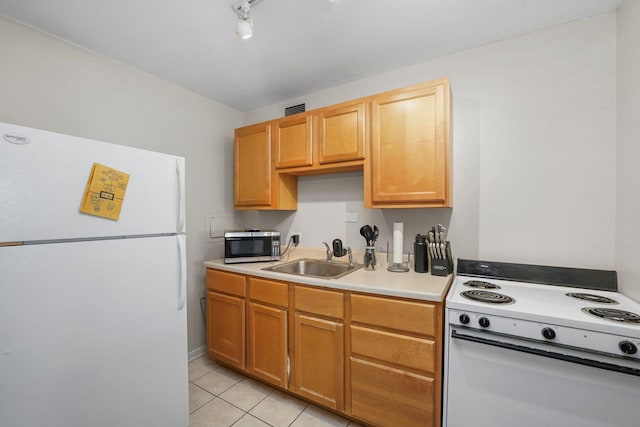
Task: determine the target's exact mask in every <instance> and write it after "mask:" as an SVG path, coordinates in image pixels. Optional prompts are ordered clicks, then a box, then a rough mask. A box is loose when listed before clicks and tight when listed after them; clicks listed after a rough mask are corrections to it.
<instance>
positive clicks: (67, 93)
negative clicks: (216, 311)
mask: <svg viewBox="0 0 640 427" xmlns="http://www.w3.org/2000/svg"><path fill="white" fill-rule="evenodd" d="M0 57H1V58H2V60H1V61H0V100H1V101H0V121H4V122H9V123H15V124H20V125H24V126H30V127H35V128H41V129H46V130H50V131H55V132H61V133H66V134H70V135H77V136H82V137H87V138H93V139H98V140H102V141H108V142H112V143H116V144H122V145H128V146H133V147H139V148H145V149H149V150H154V151H160V152H165V153H170V154H175V155H181V156H184V157H186V163H187V261H188V289H187V290H188V300H187V303H188V325H189V349H190V350H195V349H198V348H200V347H201V346H204V345H205V332H204V331H205V330H204V318H203V315H202V313H201V311H200V303H199V300H200V297H203V296H204V295H205V278H204V277H205V276H204V267H203V261H205V260H208V259H213V258H219V257H221V256H222V252H221V250H222V247H221V246H219V245H215V244H211V243H210V240H209V239H208V238H207V236H206V233H205V230H204V228H205V227H204V224H205V222H204V221H205V216H206V215H207V214H209V213H214V214H215V213H219V212H222V213H224V212H228V211H229V210H231V211H232V210H233V194H232V192H233V170H232V167H233V166H232V159H233V128H234V127H238V126H241V125H242V120H243V116H242V114H241V113H240V112H238V111H236V110H233V109H231V108H228V107H226V106H224V105H222V104H219V103H216V102H213V101H211V100H209V99H206V98H204V97H201V96H199V95H195V94H193V93H192V92H189V91H187V90H185V89H182V88H179V87H177V86H175V85H172V84H169V83H167V82H165V81H163V80H160V79H158V78H155V77H152V76H150V75H148V74H145V73H143V72H141V71H138V70H136V69H133V68H131V67H128V66H125V65H123V64H120V63H117V62H115V61H113V60H110V59H107V58H105V57H102V56H99V55H97V54H95V53H92V52H89V51H87V50H83V49H80V48H78V47H76V46H73V45H70V44H68V43H66V42H64V41H61V40H59V39H56V38H53V37H50V36H48V35H46V34H43V33H40V32H37V31H34V30H32V29H30V28H28V27H26V26H23V25H21V24H18V23H16V22H14V21H11V20H8V19H6V18H3V17H0Z"/></svg>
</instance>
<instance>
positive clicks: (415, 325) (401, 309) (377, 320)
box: [351, 294, 437, 336]
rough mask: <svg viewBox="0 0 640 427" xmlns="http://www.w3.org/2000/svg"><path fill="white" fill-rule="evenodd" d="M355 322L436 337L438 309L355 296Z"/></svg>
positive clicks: (411, 302)
mask: <svg viewBox="0 0 640 427" xmlns="http://www.w3.org/2000/svg"><path fill="white" fill-rule="evenodd" d="M351 321H353V322H360V323H366V324H369V325H375V326H379V327H383V328H389V329H395V330H399V331H406V332H412V333H416V334H423V335H429V336H435V334H436V325H437V322H436V306H435V305H433V304H429V303H423V302H413V301H404V300H394V299H391V298H383V297H374V296H368V295H356V294H354V295H352V296H351Z"/></svg>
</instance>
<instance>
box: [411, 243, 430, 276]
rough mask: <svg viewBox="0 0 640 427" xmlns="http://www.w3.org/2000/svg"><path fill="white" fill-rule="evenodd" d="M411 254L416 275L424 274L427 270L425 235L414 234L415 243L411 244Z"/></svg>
mask: <svg viewBox="0 0 640 427" xmlns="http://www.w3.org/2000/svg"><path fill="white" fill-rule="evenodd" d="M413 253H414V257H413V259H414V261H415V267H414V271H415V272H416V273H426V272H427V270H428V269H429V268H428V265H429V264H428V261H427V236H426V235H425V234H416V241H415V242H414V243H413Z"/></svg>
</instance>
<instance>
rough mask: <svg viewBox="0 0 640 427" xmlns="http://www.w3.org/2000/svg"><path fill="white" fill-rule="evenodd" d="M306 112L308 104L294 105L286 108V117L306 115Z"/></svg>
mask: <svg viewBox="0 0 640 427" xmlns="http://www.w3.org/2000/svg"><path fill="white" fill-rule="evenodd" d="M305 111H307V110H306V104H305V103H304V102H303V103H302V104H298V105H292V106H290V107H284V116H285V117H287V116H293V115H294V114H298V113H304V112H305Z"/></svg>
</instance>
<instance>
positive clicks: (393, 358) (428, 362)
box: [351, 326, 436, 374]
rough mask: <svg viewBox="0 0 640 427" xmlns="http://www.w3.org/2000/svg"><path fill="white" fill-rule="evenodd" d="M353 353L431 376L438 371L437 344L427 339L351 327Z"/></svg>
mask: <svg viewBox="0 0 640 427" xmlns="http://www.w3.org/2000/svg"><path fill="white" fill-rule="evenodd" d="M351 352H352V354H354V355H356V354H357V355H360V356H366V357H370V358H374V359H378V360H381V361H384V362H388V363H391V364H396V365H402V366H404V367H407V368H411V369H416V370H421V371H424V372H427V373H430V374H433V373H434V372H435V356H436V355H435V343H434V342H433V341H432V340H429V339H426V338H417V337H412V336H407V335H401V334H396V333H393V332H386V331H376V330H374V329H369V328H362V327H358V326H351Z"/></svg>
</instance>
